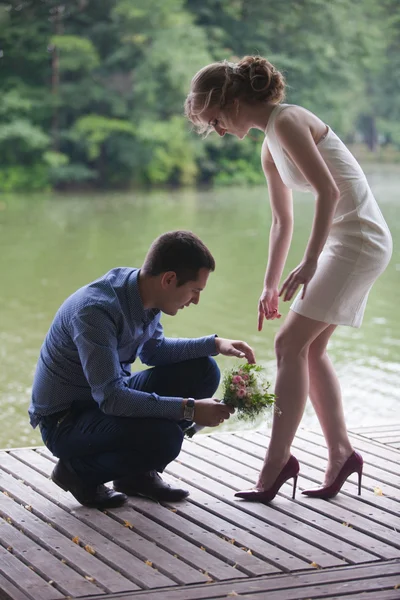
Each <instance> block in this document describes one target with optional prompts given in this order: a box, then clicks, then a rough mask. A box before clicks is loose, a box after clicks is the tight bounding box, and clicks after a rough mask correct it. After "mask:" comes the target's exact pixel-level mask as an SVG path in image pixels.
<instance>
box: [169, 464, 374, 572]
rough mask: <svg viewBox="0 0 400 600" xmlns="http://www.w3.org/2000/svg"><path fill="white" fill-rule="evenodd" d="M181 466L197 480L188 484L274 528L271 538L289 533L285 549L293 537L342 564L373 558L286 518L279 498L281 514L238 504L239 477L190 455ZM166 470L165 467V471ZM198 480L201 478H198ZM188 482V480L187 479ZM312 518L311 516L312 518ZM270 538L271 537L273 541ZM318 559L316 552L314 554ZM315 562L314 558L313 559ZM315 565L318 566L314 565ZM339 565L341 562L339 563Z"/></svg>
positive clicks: (288, 504) (241, 483)
mask: <svg viewBox="0 0 400 600" xmlns="http://www.w3.org/2000/svg"><path fill="white" fill-rule="evenodd" d="M180 459H181V460H180V461H179V462H181V464H184V465H185V466H188V467H189V468H190V469H191V470H192V472H193V473H194V472H197V473H198V474H199V475H200V477H198V476H197V477H196V479H195V478H194V477H192V478H191V479H192V482H193V484H194V485H196V487H199V488H200V489H203V490H205V491H207V492H208V493H210V494H212V495H214V496H215V495H217V497H219V498H221V499H223V500H224V501H225V502H228V503H232V504H234V505H235V506H237V507H238V508H239V509H240V510H243V511H244V512H247V513H250V514H253V515H254V514H255V515H257V517H258V518H259V519H260V520H263V521H265V522H267V523H269V524H270V525H274V526H275V527H276V528H277V531H276V532H275V536H276V537H275V539H279V538H281V537H282V532H286V533H288V534H290V538H292V541H291V544H289V545H288V548H293V543H294V541H293V538H301V539H303V540H304V541H308V542H310V543H312V544H313V545H314V546H315V547H316V548H319V549H320V550H322V551H323V552H325V549H326V548H329V550H330V553H331V554H332V555H334V556H336V557H337V558H339V556H341V557H342V560H343V561H346V560H347V561H349V562H359V561H360V560H374V558H376V557H375V556H374V555H372V554H371V553H368V552H365V551H363V550H362V549H360V548H356V547H354V546H353V545H352V544H348V543H346V542H343V541H342V540H338V539H336V538H334V537H332V536H331V535H328V534H326V533H325V532H324V531H319V530H318V529H316V528H314V527H313V526H311V525H310V524H309V523H307V522H306V521H300V520H299V519H294V518H292V517H291V516H290V511H291V509H292V502H291V501H286V500H285V499H281V504H282V503H283V504H284V503H286V509H287V513H286V514H284V515H282V514H281V512H278V511H277V510H276V506H274V504H273V503H272V504H270V505H269V506H265V505H262V504H259V503H251V502H242V501H240V500H237V499H235V498H234V496H233V490H237V489H243V488H245V487H248V486H249V482H248V481H247V480H244V479H243V478H241V477H239V476H236V475H232V474H230V473H227V472H226V471H225V470H223V469H221V468H217V467H214V468H212V469H211V468H210V464H209V463H207V462H205V461H203V460H202V459H201V458H198V457H195V456H193V455H188V454H186V453H185V452H183V453H181V455H180ZM169 469H170V468H168V470H169ZM201 477H202V478H203V479H201ZM189 481H190V480H189ZM217 483H219V484H220V485H219V486H218V492H217V491H216V487H217V486H216V484H217ZM314 516H315V515H314ZM273 539H274V538H273ZM316 554H317V556H318V553H317V551H316ZM314 560H315V561H316V562H318V560H317V558H315V559H314ZM339 560H340V559H339ZM318 564H320V563H319V562H318ZM342 564H343V563H342Z"/></svg>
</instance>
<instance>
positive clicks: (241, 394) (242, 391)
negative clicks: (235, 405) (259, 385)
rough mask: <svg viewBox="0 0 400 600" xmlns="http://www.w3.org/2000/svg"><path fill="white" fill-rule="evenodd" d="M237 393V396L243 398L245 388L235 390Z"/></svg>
mask: <svg viewBox="0 0 400 600" xmlns="http://www.w3.org/2000/svg"><path fill="white" fill-rule="evenodd" d="M237 395H238V396H239V398H244V397H245V395H246V390H245V389H244V388H239V389H238V391H237Z"/></svg>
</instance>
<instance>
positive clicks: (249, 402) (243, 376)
mask: <svg viewBox="0 0 400 600" xmlns="http://www.w3.org/2000/svg"><path fill="white" fill-rule="evenodd" d="M262 371H263V367H261V366H259V365H252V364H249V363H246V364H244V365H240V366H239V367H237V368H235V369H230V370H229V371H227V372H226V373H225V375H224V380H223V398H222V402H224V404H229V406H233V407H234V408H236V410H237V417H238V419H240V420H245V421H252V420H254V419H255V418H256V417H258V415H259V414H261V413H262V412H263V411H264V410H266V409H267V408H270V407H272V406H273V405H274V403H275V394H270V393H269V391H268V390H269V387H270V383H269V382H268V381H267V380H266V379H265V377H264V376H263V374H262ZM201 429H204V427H203V426H202V425H197V424H196V423H193V425H191V426H190V427H188V429H186V430H185V435H187V436H188V437H193V435H194V434H195V433H197V432H198V431H200V430H201Z"/></svg>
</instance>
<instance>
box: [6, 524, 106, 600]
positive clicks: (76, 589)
mask: <svg viewBox="0 0 400 600" xmlns="http://www.w3.org/2000/svg"><path fill="white" fill-rule="evenodd" d="M0 543H1V544H2V545H3V546H4V547H5V548H7V549H8V550H9V551H11V552H12V553H13V555H14V556H16V557H17V558H18V559H19V560H21V561H22V562H24V563H27V562H29V565H31V566H32V567H33V569H34V571H35V573H38V574H39V575H40V576H41V577H43V578H44V579H45V580H46V581H54V584H55V586H56V588H57V589H58V590H60V591H61V592H63V593H64V594H66V595H68V596H85V595H89V594H98V593H100V591H101V592H104V590H101V589H100V590H99V588H98V586H97V585H95V584H94V583H92V582H90V581H88V580H87V579H85V578H84V577H82V576H81V575H79V574H78V573H77V572H76V571H74V570H73V569H71V568H70V567H69V566H68V565H67V564H64V563H63V562H61V560H60V559H57V558H56V557H55V556H53V555H52V554H50V553H49V552H46V551H45V550H44V549H43V547H42V546H40V545H39V544H37V543H35V542H34V541H33V540H31V539H30V538H28V537H27V536H26V535H24V534H23V533H21V532H20V531H19V530H18V529H17V528H16V527H13V526H12V525H10V524H9V523H7V521H5V520H4V519H0Z"/></svg>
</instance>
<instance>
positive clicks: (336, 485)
mask: <svg viewBox="0 0 400 600" xmlns="http://www.w3.org/2000/svg"><path fill="white" fill-rule="evenodd" d="M363 464H364V461H363V458H362V456H361V454H359V453H358V452H355V451H354V452H353V453H352V454H350V456H349V458H348V459H347V460H346V462H345V463H344V465H343V467H342V468H341V469H340V471H339V473H338V475H337V477H336V479H335V480H334V481H333V482H332V483H331V485H327V486H325V487H321V488H318V489H316V490H303V491H302V492H301V493H302V494H304V495H305V496H310V497H311V498H323V499H325V500H327V499H328V498H333V497H334V496H336V494H338V493H339V492H340V490H341V489H342V486H343V484H344V482H345V481H346V479H347V478H348V477H350V475H352V473H357V474H358V495H359V496H361V478H362V472H363Z"/></svg>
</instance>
